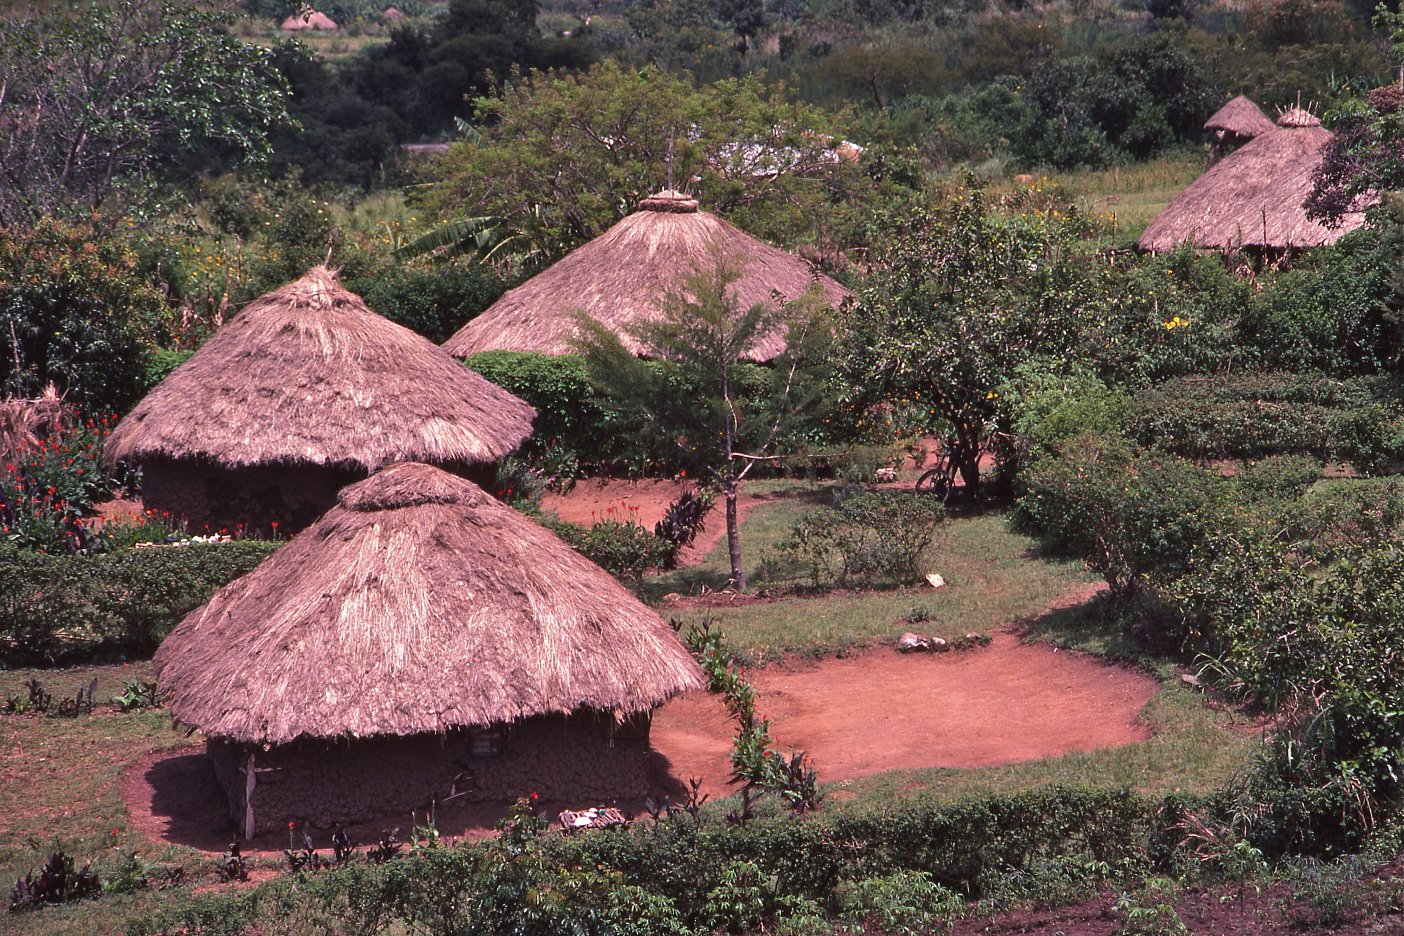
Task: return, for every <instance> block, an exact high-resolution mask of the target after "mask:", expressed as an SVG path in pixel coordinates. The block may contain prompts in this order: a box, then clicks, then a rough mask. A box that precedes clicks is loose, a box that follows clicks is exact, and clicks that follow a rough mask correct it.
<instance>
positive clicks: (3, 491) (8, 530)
mask: <svg viewBox="0 0 1404 936" xmlns="http://www.w3.org/2000/svg"><path fill="white" fill-rule="evenodd" d="M114 422H115V420H114V419H112V418H110V417H103V418H101V419H97V420H92V419H89V420H86V421H84V420H81V419H79V418H77V416H76V415H75V414H72V413H66V414H65V416H64V418H63V419H62V420H61V422H60V425H59V426H58V427H57V431H54V432H52V433H50V434H49V435H48V436H47V437H44V438H40V439H38V440H37V441H35V442H25V441H20V443H19V444H18V445H17V446H16V450H15V451H14V452H13V453H12V454H11V456H10V458H9V459H8V460H7V461H6V462H5V463H4V464H3V465H0V532H2V533H3V534H4V539H5V540H6V541H8V542H9V543H12V544H14V545H16V546H20V547H22V548H25V549H35V550H39V551H42V552H50V553H64V552H78V551H89V550H90V549H91V548H92V545H93V542H92V537H91V535H90V533H89V531H88V530H86V529H85V528H84V526H83V517H84V516H85V515H87V514H88V513H90V512H91V511H92V508H93V504H94V502H95V501H97V500H98V499H99V498H102V497H105V496H107V495H108V494H110V493H111V492H112V490H113V489H114V488H115V487H117V486H118V485H117V480H116V479H115V478H113V477H112V476H111V475H110V474H109V472H108V470H107V468H106V466H104V465H103V463H102V445H103V442H104V441H105V440H106V438H107V436H108V434H109V433H110V432H111V426H112V424H113V423H114Z"/></svg>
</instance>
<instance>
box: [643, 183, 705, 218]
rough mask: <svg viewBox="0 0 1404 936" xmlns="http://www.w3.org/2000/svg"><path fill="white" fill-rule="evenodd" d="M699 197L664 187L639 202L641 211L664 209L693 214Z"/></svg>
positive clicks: (671, 211)
mask: <svg viewBox="0 0 1404 936" xmlns="http://www.w3.org/2000/svg"><path fill="white" fill-rule="evenodd" d="M697 207H698V206H697V199H695V198H693V197H692V196H691V195H685V194H683V193H682V192H677V191H674V190H673V189H663V191H661V192H656V193H654V194H653V195H650V196H648V197H647V198H645V199H643V200H642V201H640V202H639V210H640V211H662V212H670V213H672V214H692V213H693V212H695V211H696V210H697Z"/></svg>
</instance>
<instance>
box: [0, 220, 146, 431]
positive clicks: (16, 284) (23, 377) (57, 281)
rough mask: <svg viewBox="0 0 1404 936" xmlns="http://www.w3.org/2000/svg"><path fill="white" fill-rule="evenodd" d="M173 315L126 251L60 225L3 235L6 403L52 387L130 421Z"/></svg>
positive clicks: (1, 322)
mask: <svg viewBox="0 0 1404 936" xmlns="http://www.w3.org/2000/svg"><path fill="white" fill-rule="evenodd" d="M166 315H167V308H166V304H165V300H164V298H163V297H162V294H161V292H160V290H158V289H156V288H155V287H154V286H153V285H152V284H151V283H149V282H147V281H146V279H145V278H144V277H143V276H142V275H141V274H140V272H139V270H138V264H137V256H136V253H135V251H133V250H132V249H131V247H130V246H129V245H127V244H126V243H124V242H123V241H121V240H119V239H117V238H115V237H110V236H105V235H102V234H99V233H98V232H97V231H96V230H94V229H93V228H91V227H88V226H83V225H69V224H63V223H60V222H57V221H52V220H45V221H41V222H39V223H38V224H37V225H36V226H35V227H33V228H31V229H28V230H23V231H22V230H19V229H17V228H9V229H4V230H0V335H4V344H5V349H6V351H5V353H4V354H0V395H6V394H9V395H14V396H19V397H34V396H37V395H38V394H39V393H40V391H42V390H43V389H44V387H45V386H46V385H48V384H50V383H52V384H54V385H55V386H57V387H58V389H59V390H60V391H61V392H63V393H65V394H66V395H67V398H68V399H69V400H70V401H72V402H74V403H77V404H80V405H81V406H83V407H84V408H85V409H88V410H90V411H115V412H125V411H126V409H127V408H128V407H130V406H131V405H132V404H133V403H135V402H136V400H137V397H138V396H139V395H140V393H141V391H142V387H143V386H144V382H143V377H144V372H145V368H146V355H147V348H148V347H149V346H151V345H152V344H155V343H156V342H157V340H158V339H159V338H160V336H161V333H162V331H163V329H164V327H165V321H166ZM12 338H13V342H12V341H11V339H12Z"/></svg>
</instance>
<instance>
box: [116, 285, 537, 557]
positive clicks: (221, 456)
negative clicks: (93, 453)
mask: <svg viewBox="0 0 1404 936" xmlns="http://www.w3.org/2000/svg"><path fill="white" fill-rule="evenodd" d="M534 416H535V412H534V410H532V408H531V407H530V406H528V405H527V404H526V403H524V402H523V401H521V400H520V399H518V398H517V397H515V396H513V395H512V394H510V393H508V392H507V391H506V390H503V389H501V388H500V387H498V386H496V385H495V384H493V383H491V382H489V381H487V380H485V379H483V378H482V377H479V376H478V375H477V374H474V373H472V372H471V371H468V370H467V369H466V368H464V367H462V366H461V365H459V364H458V362H457V361H455V360H454V359H453V358H451V357H450V356H449V355H447V354H445V353H444V352H443V351H442V350H441V349H440V348H438V347H436V346H435V345H434V344H433V342H431V341H429V340H428V339H427V338H424V337H422V336H420V335H417V334H415V333H414V332H412V331H410V330H409V329H407V328H404V327H403V326H400V325H397V324H395V323H394V322H391V321H389V320H388V319H385V318H383V317H381V316H379V315H377V314H375V313H374V312H373V311H371V310H370V308H368V307H367V306H366V304H365V303H364V302H363V301H362V300H361V299H360V297H358V296H356V295H354V294H353V293H350V292H348V291H347V290H346V289H345V288H343V287H342V286H341V284H340V282H339V281H338V280H337V278H336V274H335V273H333V272H332V271H331V270H328V269H326V268H325V267H316V268H314V269H313V270H311V271H309V272H308V273H307V275H305V276H303V277H302V278H301V279H299V280H296V281H295V282H292V283H289V284H288V285H286V286H283V287H282V288H280V289H277V290H275V291H273V292H271V293H269V294H267V295H265V296H263V297H261V298H259V299H256V300H254V301H253V302H252V303H250V304H249V305H248V306H247V307H246V308H244V310H243V311H241V312H240V313H239V314H238V315H236V316H235V317H234V318H233V319H231V320H230V321H229V322H227V323H225V325H224V326H223V327H222V328H220V330H219V331H218V332H217V333H215V335H214V336H213V337H212V338H210V339H209V341H207V342H206V343H205V345H204V346H203V347H202V348H201V349H200V350H199V351H198V352H197V353H196V354H195V355H194V356H192V357H191V358H190V359H189V360H188V361H186V362H185V363H184V364H182V365H181V366H180V367H179V368H177V369H176V370H175V371H174V372H172V373H171V374H170V375H169V376H168V377H167V378H166V379H165V380H163V381H162V382H161V383H160V384H159V385H157V387H156V388H155V389H154V390H152V391H151V392H150V393H149V394H147V396H146V398H145V399H143V400H142V401H141V402H140V403H139V404H137V406H136V408H135V409H133V410H132V411H131V413H129V414H128V415H127V417H126V418H125V419H123V420H122V421H121V423H119V424H118V426H117V428H116V429H115V430H114V431H113V433H112V435H111V437H109V439H108V440H107V444H106V447H105V450H104V456H105V457H106V458H107V459H109V460H118V459H125V460H130V461H135V462H138V463H141V464H142V466H143V469H144V471H145V478H144V489H143V493H144V495H145V498H146V500H147V502H148V506H156V507H158V508H161V509H169V510H172V512H173V513H183V514H185V515H186V516H188V517H191V519H192V521H193V520H194V515H197V514H199V513H201V510H202V508H201V505H200V504H198V503H193V502H192V503H185V504H182V505H181V506H183V507H184V508H185V509H176V508H175V507H173V506H172V505H168V504H152V503H151V501H152V499H153V495H154V496H155V499H156V500H157V501H161V500H165V499H170V498H174V499H175V500H177V501H181V500H182V499H183V500H186V501H191V500H192V498H190V497H183V496H181V495H178V494H176V493H171V494H170V495H169V498H168V497H167V495H166V494H163V492H162V491H161V490H160V488H161V485H162V484H165V483H166V482H167V481H169V480H170V479H169V478H168V477H166V476H167V475H170V474H172V473H174V474H175V475H177V476H180V477H184V476H187V475H189V474H190V473H191V472H192V471H197V470H198V472H199V473H201V474H204V473H206V472H205V470H206V469H209V470H217V471H222V472H224V473H226V475H227V474H228V473H231V472H232V473H235V474H239V473H251V474H250V476H252V475H259V476H258V478H257V480H256V481H250V482H249V484H252V485H254V487H256V488H257V489H258V491H260V492H261V491H263V490H264V489H265V488H267V487H268V486H269V485H270V484H271V485H275V486H276V485H277V484H278V483H279V480H278V479H279V478H280V477H281V478H284V479H286V478H287V477H288V476H289V472H297V471H300V470H304V469H316V470H317V471H332V472H338V473H341V474H342V475H344V476H345V477H344V478H343V479H340V480H339V481H337V482H334V483H335V486H334V487H332V488H331V489H330V491H321V492H318V493H317V494H316V496H315V497H313V496H310V495H309V497H308V498H299V499H300V500H306V501H308V504H307V505H305V506H304V508H303V513H304V514H305V516H304V518H303V522H306V521H310V520H311V519H313V518H315V517H317V516H319V515H320V514H321V513H323V512H324V511H325V510H326V509H327V508H328V507H330V506H331V504H332V503H334V497H335V492H336V490H337V489H338V488H339V487H341V486H343V484H344V483H345V482H346V481H349V480H355V479H356V478H358V477H365V475H366V474H368V473H369V472H371V471H374V470H375V469H377V468H379V467H381V466H382V465H385V464H388V463H390V462H394V461H403V460H406V459H415V460H419V461H427V462H433V463H436V464H448V465H455V466H465V465H472V464H477V463H487V462H495V461H497V460H498V459H500V458H502V457H503V456H504V455H507V454H508V453H510V452H511V451H512V450H514V449H515V448H516V447H517V446H518V445H519V444H521V442H522V441H523V440H524V439H525V438H526V437H527V436H528V435H529V434H530V433H531V421H532V419H533V418H534ZM153 468H154V471H153ZM167 469H173V471H172V470H167ZM260 472H262V474H259V473H260ZM303 473H304V474H305V473H306V472H305V471H303ZM314 473H315V472H314ZM177 480H178V479H177ZM206 480H207V479H204V480H200V481H199V482H198V484H199V485H202V486H203V485H205V481H206ZM226 480H227V479H226ZM153 483H154V484H155V488H153V486H152V485H153ZM172 483H174V482H172ZM192 483H194V482H192ZM289 483H291V482H289ZM297 483H298V484H301V483H302V482H300V481H299V482H297ZM308 483H309V484H312V483H313V482H311V481H309V482H308ZM168 486H169V485H168ZM176 486H179V485H176ZM246 486H247V485H246ZM314 486H315V484H314ZM231 497H234V495H232V494H231V493H229V492H227V491H226V492H223V493H219V494H218V495H217V496H216V495H215V494H210V495H209V497H208V498H206V497H204V496H203V495H202V496H201V497H199V498H194V499H193V500H202V499H213V500H216V501H222V502H223V504H222V506H223V507H224V508H225V509H229V508H231V507H232V506H233V505H231V503H230V498H231ZM215 506H220V505H219V504H216V505H215ZM220 519H221V520H223V519H224V518H220ZM233 519H234V520H235V521H236V522H238V521H243V522H257V521H258V518H253V517H251V518H238V517H235V518H233ZM270 519H279V518H278V517H276V516H273V515H272V510H271V508H270ZM290 519H291V518H283V520H284V522H285V523H286V522H288V521H289V520H290ZM230 525H231V526H232V524H230ZM287 529H288V528H287V527H286V526H285V527H284V530H285V531H286V530H287Z"/></svg>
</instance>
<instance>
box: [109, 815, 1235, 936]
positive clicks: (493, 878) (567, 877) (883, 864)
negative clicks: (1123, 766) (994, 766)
mask: <svg viewBox="0 0 1404 936" xmlns="http://www.w3.org/2000/svg"><path fill="white" fill-rule="evenodd" d="M1229 805H1230V804H1229V803H1227V802H1219V801H1209V802H1205V801H1202V800H1197V799H1194V798H1191V797H1186V796H1182V795H1169V796H1166V797H1163V798H1156V797H1144V796H1139V795H1136V794H1134V793H1131V792H1129V791H1093V790H1086V789H1072V788H1061V787H1059V788H1048V789H1043V790H1034V791H1026V792H1020V793H1005V794H988V795H985V796H980V797H974V798H970V799H966V800H962V801H961V802H958V803H953V804H949V805H941V806H935V805H930V804H923V803H919V802H912V803H906V804H903V805H900V806H897V807H895V808H890V809H885V810H882V811H881V812H872V813H855V812H844V813H839V814H835V815H832V816H825V815H822V814H821V815H819V816H816V817H814V818H812V819H810V820H807V821H804V822H795V821H792V820H788V819H781V818H758V819H756V820H755V821H753V822H749V823H744V824H740V825H733V824H730V823H726V822H721V821H714V820H705V821H703V822H702V823H701V824H700V825H699V824H696V823H694V822H693V821H692V820H691V818H690V817H686V816H683V817H674V818H670V819H665V820H662V821H659V822H656V823H639V824H637V825H636V826H635V827H634V828H632V829H628V830H621V831H619V832H617V833H616V834H610V835H589V836H575V837H562V836H528V837H520V838H518V837H514V836H508V835H504V836H502V837H501V838H500V839H498V840H497V841H495V842H486V843H476V844H468V845H463V846H456V847H447V848H437V849H428V850H421V851H419V852H415V853H412V854H410V855H408V856H406V857H402V858H397V859H395V860H393V861H390V862H387V863H386V864H384V865H382V866H371V865H364V864H358V865H352V866H350V867H347V868H344V869H340V870H335V871H329V872H323V873H321V874H318V875H286V876H284V877H282V878H279V879H275V880H273V881H270V882H266V883H264V884H261V885H260V886H259V887H257V888H255V889H253V890H248V891H242V892H234V893H229V894H220V895H213V894H204V895H198V896H195V897H191V898H188V899H186V900H184V901H180V900H172V901H169V902H166V903H165V904H164V905H163V906H162V908H161V909H160V910H157V911H155V912H154V914H153V915H152V916H148V917H145V918H140V917H139V918H136V919H133V920H132V921H131V922H130V923H129V924H128V929H127V932H128V934H129V936H141V934H158V933H159V934H174V933H177V932H182V931H184V932H200V933H204V934H206V936H217V934H231V936H232V934H234V933H242V932H248V931H250V930H254V929H260V930H267V931H269V932H288V931H293V932H314V933H332V932H364V933H372V932H383V931H386V930H387V929H390V928H392V927H395V928H403V927H406V926H408V927H409V928H414V929H416V931H424V932H428V933H442V934H448V933H459V934H485V933H498V932H505V931H507V930H506V929H505V927H506V926H507V923H508V921H509V920H515V921H516V922H517V923H518V924H521V923H522V921H526V920H531V921H533V924H534V926H533V927H532V928H528V927H525V926H520V925H519V928H518V929H516V930H512V931H513V932H529V933H547V932H583V933H598V932H603V931H605V930H606V929H608V927H609V925H610V923H609V922H608V921H613V923H614V924H616V925H622V924H623V923H624V921H625V920H627V919H628V915H627V911H625V912H624V913H622V914H621V913H619V911H618V910H617V909H612V908H618V907H620V906H621V905H624V906H627V904H625V903H624V901H625V900H626V899H632V898H633V897H634V896H635V895H637V894H640V893H643V894H646V895H648V896H649V900H648V901H647V902H646V903H644V904H642V905H641V906H642V907H643V908H644V910H645V912H646V913H647V916H646V917H641V918H640V919H638V921H637V924H636V929H635V930H634V931H635V932H657V933H664V934H671V933H678V932H713V931H715V929H716V928H717V927H721V926H733V925H742V924H745V925H751V924H754V923H755V922H756V921H757V920H758V919H759V921H760V922H761V923H763V924H764V925H765V926H766V927H767V929H768V928H770V927H771V926H772V925H776V926H783V925H784V924H785V922H786V917H787V916H793V917H795V918H799V917H800V916H803V917H804V918H806V919H811V920H812V919H813V918H814V916H815V909H816V905H817V906H835V907H837V906H840V900H839V895H840V894H848V895H862V896H861V897H858V896H850V898H849V901H850V903H849V905H850V906H852V907H855V909H856V906H858V905H859V904H860V903H866V904H867V905H869V906H872V907H874V912H877V913H881V912H882V907H883V905H885V906H886V907H887V908H888V909H889V910H890V911H891V912H893V914H894V916H897V915H901V916H902V917H903V918H904V919H910V918H909V917H907V916H906V913H905V909H906V908H907V907H912V909H914V910H916V911H918V912H929V913H931V914H932V915H933V916H934V917H935V918H936V919H939V918H940V916H941V915H944V914H945V913H946V912H947V911H948V908H950V907H951V905H952V904H953V901H951V898H950V896H949V892H946V891H944V889H943V888H939V887H938V886H937V885H936V884H934V883H932V882H935V881H959V882H964V886H965V887H967V888H968V890H967V893H966V894H965V895H964V896H967V897H971V898H977V899H978V898H980V897H982V896H984V895H983V893H982V891H981V890H980V889H979V882H981V881H985V880H989V879H990V874H991V873H992V872H994V871H996V870H1000V871H1010V870H1015V871H1017V870H1021V869H1029V868H1034V867H1036V866H1038V865H1040V863H1042V862H1044V861H1046V859H1047V856H1049V855H1078V856H1081V858H1082V861H1081V867H1082V868H1083V869H1084V871H1085V873H1086V874H1088V875H1089V876H1093V877H1097V878H1098V879H1105V878H1106V877H1107V874H1106V871H1104V870H1099V869H1113V868H1136V869H1144V870H1146V871H1153V870H1156V869H1163V868H1167V867H1169V866H1170V865H1171V863H1172V862H1174V861H1175V860H1176V856H1177V855H1179V854H1180V853H1181V852H1180V849H1181V845H1180V842H1181V838H1182V829H1181V828H1180V823H1181V822H1182V821H1183V820H1184V818H1185V816H1186V815H1187V813H1188V812H1189V811H1190V810H1191V809H1193V810H1195V811H1198V812H1209V813H1214V814H1219V815H1223V814H1227V811H1228V808H1229ZM920 876H925V879H926V880H925V882H924V883H918V882H919V881H920V880H921V877H920ZM854 882H866V883H858V884H855V883H854ZM902 882H906V883H912V884H915V885H916V886H917V888H918V889H917V890H916V891H915V896H916V897H917V898H920V904H919V906H913V905H914V904H916V903H917V902H916V901H914V900H912V898H911V896H910V895H904V894H902V893H900V892H898V891H897V887H898V885H899V884H900V883H902ZM533 894H535V895H536V897H535V903H534V904H532V905H531V906H530V908H529V909H530V912H529V913H528V912H527V910H528V908H527V906H526V904H525V901H526V900H528V899H530V895H533ZM782 895H783V896H782ZM888 898H890V899H888ZM514 914H515V916H514ZM294 921H295V923H294ZM655 922H656V928H654V929H649V928H648V927H649V926H650V925H654V924H655ZM294 925H295V926H301V927H303V928H301V929H289V927H290V926H294ZM551 925H555V926H556V927H557V928H556V929H551V928H550V926H551ZM899 925H900V924H899ZM626 932H627V930H626Z"/></svg>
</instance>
